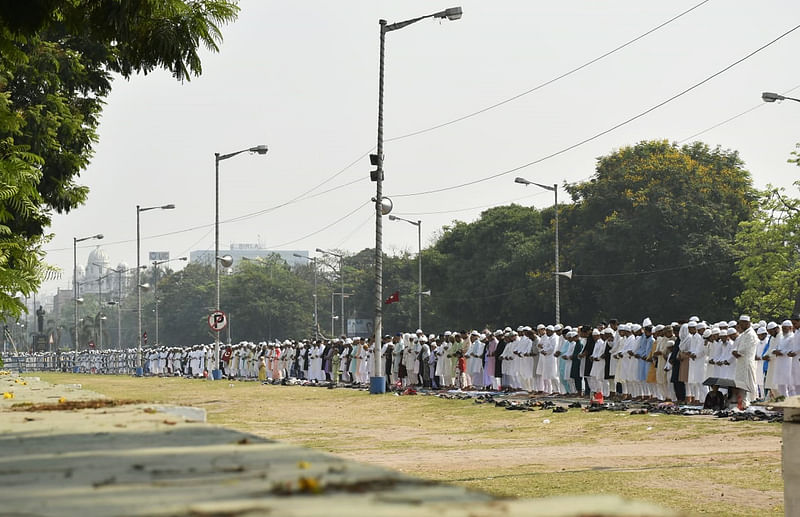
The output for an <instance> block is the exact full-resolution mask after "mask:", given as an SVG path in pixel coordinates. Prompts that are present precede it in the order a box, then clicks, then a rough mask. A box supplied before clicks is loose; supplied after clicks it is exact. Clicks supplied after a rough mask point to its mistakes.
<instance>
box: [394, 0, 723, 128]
mask: <svg viewBox="0 0 800 517" xmlns="http://www.w3.org/2000/svg"><path fill="white" fill-rule="evenodd" d="M709 1H710V0H703V1H702V2H700V3H699V4H697V5H695V6H694V7H691V8H689V9H687V10H685V11H683V12H682V13H680V14H677V15H675V16H673V17H672V18H670V19H669V20H667V21H665V22H663V23H661V24H660V25H657V26H655V27H653V28H652V29H650V30H648V31H647V32H644V33H642V34H640V35H638V36H636V37H635V38H633V39H632V40H628V41H627V42H625V43H623V44H622V45H620V46H618V47H616V48H614V49H612V50H609V51H608V52H606V53H604V54H601V55H599V56H597V57H596V58H594V59H591V60H589V61H587V62H585V63H584V64H582V65H580V66H577V67H575V68H573V69H572V70H569V71H568V72H564V73H563V74H561V75H559V76H557V77H554V78H552V79H550V80H547V81H545V82H543V83H541V84H538V85H536V86H534V87H533V88H531V89H529V90H525V91H524V92H522V93H518V94H516V95H514V96H512V97H509V98H507V99H504V100H502V101H499V102H496V103H494V104H492V105H490V106H486V107H485V108H481V109H479V110H477V111H473V112H472V113H468V114H466V115H462V116H460V117H458V118H454V119H452V120H449V121H447V122H442V123H441V124H437V125H435V126H432V127H429V128H426V129H420V130H417V131H412V132H411V133H406V134H405V135H400V136H395V137H392V138H387V139H386V141H387V142H393V141H396V140H402V139H404V138H410V137H412V136H417V135H421V134H423V133H429V132H431V131H435V130H437V129H441V128H443V127H446V126H449V125H452V124H455V123H457V122H461V121H463V120H467V119H469V118H472V117H475V116H477V115H480V114H481V113H486V112H487V111H490V110H493V109H495V108H499V107H500V106H503V105H504V104H508V103H509V102H512V101H515V100H517V99H519V98H520V97H524V96H525V95H528V94H529V93H533V92H535V91H537V90H541V89H542V88H544V87H545V86H549V85H551V84H553V83H555V82H556V81H560V80H561V79H563V78H565V77H568V76H570V75H572V74H574V73H575V72H578V71H580V70H583V69H584V68H586V67H588V66H590V65H593V64H595V63H597V62H598V61H600V60H601V59H604V58H606V57H608V56H610V55H612V54H614V53H616V52H618V51H620V50H622V49H624V48H625V47H628V46H630V45H632V44H633V43H636V42H637V41H639V40H640V39H642V38H644V37H645V36H649V35H650V34H652V33H654V32H656V31H657V30H659V29H661V28H663V27H665V26H667V25H669V24H670V23H672V22H674V21H675V20H677V19H678V18H681V17H683V16H684V15H687V14H689V13H690V12H692V11H694V10H695V9H697V8H698V7H700V6H702V5H703V4H706V3H708V2H709Z"/></svg>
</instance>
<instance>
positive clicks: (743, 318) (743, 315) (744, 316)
mask: <svg viewBox="0 0 800 517" xmlns="http://www.w3.org/2000/svg"><path fill="white" fill-rule="evenodd" d="M739 321H750V316H748V315H747V314H742V315H741V316H739Z"/></svg>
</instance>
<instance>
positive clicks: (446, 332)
mask: <svg viewBox="0 0 800 517" xmlns="http://www.w3.org/2000/svg"><path fill="white" fill-rule="evenodd" d="M444 335H445V336H452V335H453V333H452V332H450V331H449V330H445V331H444Z"/></svg>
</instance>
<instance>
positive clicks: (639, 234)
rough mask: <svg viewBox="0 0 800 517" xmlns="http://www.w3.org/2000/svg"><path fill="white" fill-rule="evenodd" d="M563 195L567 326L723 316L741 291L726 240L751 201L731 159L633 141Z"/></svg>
mask: <svg viewBox="0 0 800 517" xmlns="http://www.w3.org/2000/svg"><path fill="white" fill-rule="evenodd" d="M566 189H567V191H568V192H569V193H570V194H571V195H572V200H573V202H574V203H573V204H572V205H568V206H565V207H563V208H562V212H561V213H562V217H563V219H562V220H564V221H565V224H564V225H563V228H564V231H563V233H562V235H563V236H564V239H563V242H565V246H564V248H563V252H564V253H563V254H564V256H565V257H564V263H565V264H567V265H568V266H569V268H573V269H574V270H575V278H574V280H573V281H572V283H571V285H570V290H574V291H576V292H575V293H574V294H575V296H573V297H572V301H571V303H570V304H569V306H568V307H567V311H566V314H568V315H569V317H570V318H572V319H573V321H574V320H576V319H577V320H583V321H589V320H591V319H593V318H597V317H609V316H617V317H619V318H625V319H634V318H636V319H638V318H641V317H643V316H650V317H651V318H653V319H658V320H662V321H667V320H674V319H677V318H681V317H684V318H685V317H688V315H689V314H690V313H697V314H699V315H701V316H703V317H704V318H707V319H709V320H712V319H722V318H728V317H730V315H731V314H732V312H733V311H734V298H735V296H736V295H737V294H738V292H739V290H740V289H741V283H740V282H739V281H738V280H737V279H736V278H735V277H734V272H735V271H736V264H735V259H736V257H737V254H736V247H735V245H734V238H735V235H736V231H737V228H738V225H739V223H740V222H743V221H747V220H749V219H750V218H751V217H752V214H753V210H754V207H755V199H756V193H755V191H754V190H753V187H752V185H751V179H750V174H749V173H748V172H747V171H746V170H745V169H744V168H743V164H742V161H741V159H740V158H739V155H738V154H737V153H736V152H735V151H728V150H722V149H720V148H716V149H713V150H712V149H709V147H708V146H706V145H705V144H702V143H699V142H696V143H693V144H690V145H685V146H683V147H678V146H677V145H676V144H670V143H668V142H666V141H649V142H641V143H639V144H637V145H635V146H632V147H624V148H622V149H620V150H618V151H616V152H613V153H611V154H609V155H608V156H604V157H602V158H600V159H599V160H598V163H597V172H596V174H595V175H594V177H593V178H592V179H591V180H589V181H586V182H582V183H577V184H573V185H568V186H567V187H566ZM562 269H567V267H566V266H564V267H562Z"/></svg>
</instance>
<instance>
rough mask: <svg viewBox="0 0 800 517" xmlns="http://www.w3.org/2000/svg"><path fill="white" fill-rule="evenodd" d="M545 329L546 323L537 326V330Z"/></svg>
mask: <svg viewBox="0 0 800 517" xmlns="http://www.w3.org/2000/svg"><path fill="white" fill-rule="evenodd" d="M543 328H546V327H545V326H544V323H539V324H538V325H536V330H542V329H543Z"/></svg>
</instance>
